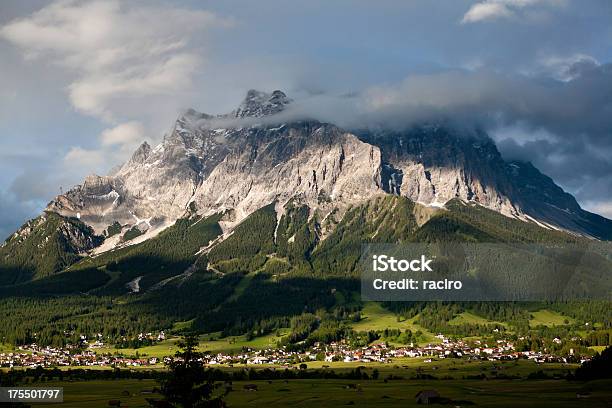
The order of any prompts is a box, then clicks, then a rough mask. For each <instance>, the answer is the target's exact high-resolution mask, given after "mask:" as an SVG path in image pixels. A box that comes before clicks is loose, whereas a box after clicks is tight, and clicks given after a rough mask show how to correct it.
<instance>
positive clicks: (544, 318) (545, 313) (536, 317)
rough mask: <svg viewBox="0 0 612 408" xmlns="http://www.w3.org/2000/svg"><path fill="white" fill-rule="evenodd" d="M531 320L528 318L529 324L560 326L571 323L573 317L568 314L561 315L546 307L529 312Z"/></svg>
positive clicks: (532, 325) (534, 325) (533, 325)
mask: <svg viewBox="0 0 612 408" xmlns="http://www.w3.org/2000/svg"><path fill="white" fill-rule="evenodd" d="M531 316H532V318H531V320H529V326H531V327H536V326H549V327H550V326H561V325H564V324H569V323H573V321H574V319H572V318H571V317H568V316H563V315H562V314H560V313H557V312H554V311H552V310H548V309H542V310H538V311H537V312H531ZM566 321H567V322H568V323H566Z"/></svg>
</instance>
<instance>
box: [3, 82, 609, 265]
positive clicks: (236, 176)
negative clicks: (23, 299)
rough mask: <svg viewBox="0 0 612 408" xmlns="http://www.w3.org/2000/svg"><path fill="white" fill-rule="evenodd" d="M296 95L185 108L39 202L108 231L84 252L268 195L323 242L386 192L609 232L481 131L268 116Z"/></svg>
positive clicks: (255, 204)
mask: <svg viewBox="0 0 612 408" xmlns="http://www.w3.org/2000/svg"><path fill="white" fill-rule="evenodd" d="M291 103H292V100H291V99H290V98H288V97H287V96H286V95H285V94H284V93H283V92H281V91H274V92H272V93H270V94H268V93H264V92H259V91H255V90H250V91H249V92H248V93H247V96H246V98H245V100H244V101H243V102H242V103H241V104H240V106H239V107H238V108H237V109H235V110H234V111H232V112H230V113H229V114H225V115H217V116H212V115H207V114H203V113H198V112H196V111H195V110H193V109H190V110H188V111H186V112H185V113H184V114H183V115H181V116H180V117H179V118H178V119H177V121H176V123H175V124H174V127H173V128H172V130H171V132H170V133H169V134H168V135H166V136H165V137H164V140H163V141H162V143H160V144H159V145H157V146H155V147H152V146H150V145H149V144H148V143H147V142H144V143H143V144H141V145H140V146H139V147H138V148H137V149H136V151H135V152H134V153H133V155H132V157H131V158H130V159H129V160H128V161H127V162H126V163H125V164H124V165H123V166H121V167H120V168H119V169H117V170H116V171H115V172H113V173H112V174H110V175H107V176H97V175H91V176H88V177H86V179H85V180H84V182H83V184H81V185H79V186H76V187H75V188H74V189H72V190H70V191H68V192H66V193H65V194H61V195H59V196H57V197H56V198H55V199H54V200H52V201H51V202H50V203H49V205H48V206H47V208H46V210H45V211H46V213H49V214H57V215H59V216H60V217H62V218H63V219H66V220H77V221H78V222H80V223H82V224H83V225H85V226H87V228H91V236H104V237H105V240H104V243H100V240H96V241H95V242H96V245H93V246H91V247H87V248H85V249H84V250H83V251H80V255H82V254H85V255H86V254H94V255H98V254H101V253H104V252H106V251H110V250H113V249H115V248H122V247H126V246H129V245H136V244H139V243H142V242H146V241H147V240H149V239H152V238H154V237H156V236H157V235H159V234H160V233H161V232H162V231H165V230H166V229H168V228H170V227H171V226H173V225H174V224H175V223H176V222H177V220H180V219H182V218H184V217H192V216H196V215H197V216H199V217H204V218H207V217H211V216H215V215H218V214H220V216H221V218H220V219H219V221H218V223H219V226H220V227H221V229H222V231H223V235H222V236H221V237H220V238H219V239H218V241H219V242H222V241H223V240H224V239H225V237H228V236H229V235H230V234H231V233H232V232H233V230H234V229H235V228H236V227H237V226H238V225H240V224H241V223H242V222H243V221H244V220H246V219H247V218H248V217H249V216H250V215H251V214H254V213H256V212H257V211H258V210H260V209H261V208H264V207H266V206H269V205H271V204H274V208H275V213H276V218H277V228H278V225H279V224H280V223H281V221H282V219H283V217H284V216H285V215H287V211H288V210H287V208H289V207H288V205H289V204H290V203H291V206H292V207H291V208H293V207H297V208H303V209H304V210H303V211H305V214H306V219H307V220H311V219H317V220H319V221H321V222H320V225H317V226H316V227H315V226H313V227H304V228H306V229H308V228H310V230H309V231H306V230H304V231H303V232H304V233H306V234H310V235H313V236H317V238H316V239H317V240H319V241H322V240H324V239H325V238H326V237H327V236H330V234H333V232H334V229H335V228H336V227H337V225H338V224H339V223H340V222H341V221H342V219H343V217H344V215H345V214H346V213H347V211H349V210H351V209H352V208H355V207H356V206H360V205H363V204H364V203H367V202H370V201H372V200H375V199H377V197H384V196H401V197H405V198H407V199H409V200H410V201H412V202H414V203H416V204H418V205H420V206H422V207H423V208H433V209H436V208H445V207H446V206H447V204H448V203H449V202H451V201H453V200H455V201H456V200H460V201H462V202H465V203H471V204H475V205H480V206H482V207H483V208H487V209H490V210H493V211H495V212H497V213H499V214H502V215H504V216H506V217H509V218H513V219H516V220H520V221H523V222H527V223H532V224H534V225H536V226H538V227H541V228H545V229H549V230H559V231H565V232H569V233H570V234H574V235H576V236H585V237H590V238H595V239H601V240H608V239H612V221H610V220H607V219H605V218H603V217H601V216H598V215H596V214H591V213H589V212H587V211H584V210H582V209H581V208H580V206H579V205H578V203H577V202H576V200H575V199H574V198H573V197H572V196H571V195H570V194H568V193H566V192H564V191H563V190H562V189H561V188H560V187H559V186H557V185H556V184H555V183H554V181H553V180H552V179H550V178H549V177H547V176H545V175H543V174H541V173H540V172H539V171H538V170H537V169H536V168H535V167H533V166H532V165H531V164H529V163H521V162H516V161H505V160H504V159H503V158H502V156H501V154H500V153H499V151H498V150H497V147H496V146H495V143H494V142H493V141H492V140H491V139H490V138H489V137H488V136H487V135H486V133H484V132H482V131H475V132H471V133H469V134H465V133H464V132H461V131H458V130H456V129H452V128H448V127H444V126H435V125H419V126H413V127H412V128H409V129H406V130H404V131H401V132H399V131H386V130H381V131H377V132H371V131H347V130H344V129H341V128H339V127H337V126H335V125H333V124H329V123H322V122H318V121H315V120H294V121H291V122H287V123H284V122H282V123H273V122H274V121H273V120H271V119H273V118H274V117H275V115H277V114H278V113H280V112H282V111H283V110H285V109H286V108H287V107H288V106H290V105H291ZM228 118H230V119H231V118H239V119H244V118H251V119H255V120H256V121H261V123H259V124H258V123H255V122H253V123H252V124H250V125H248V126H246V127H217V126H216V125H217V122H215V120H217V119H224V120H225V119H228ZM264 118H265V119H266V120H265V121H264V120H263V119H264ZM268 118H270V120H268ZM267 122H269V123H270V124H265V123H267ZM219 123H224V122H219ZM272 123H273V124H272ZM300 211H301V210H300ZM419 211H420V213H421V214H422V215H423V214H428V212H427V211H424V210H419ZM429 216H430V215H425V216H424V217H425V218H423V219H422V220H421V221H419V222H421V223H423V222H427V219H428V218H427V217H429ZM330 220H334V222H330ZM423 220H424V221H423ZM304 225H307V224H304ZM315 230H316V231H315ZM20 231H21V230H20ZM20 231H18V233H19V232H20ZM110 231H113V232H112V234H111V232H110ZM294 233H297V231H294ZM92 242H93V241H92ZM311 244H312V243H310V244H307V243H305V245H307V246H308V245H311ZM5 245H6V244H5ZM0 252H2V251H1V250H0ZM4 252H6V250H5V251H4ZM77 252H79V251H77ZM70 259H72V260H73V261H74V260H76V258H73V257H71V258H70ZM181 272H182V271H181ZM35 276H38V275H36V274H35Z"/></svg>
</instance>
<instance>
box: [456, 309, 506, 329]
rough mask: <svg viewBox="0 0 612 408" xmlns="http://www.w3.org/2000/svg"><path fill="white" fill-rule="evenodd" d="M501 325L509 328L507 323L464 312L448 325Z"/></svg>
mask: <svg viewBox="0 0 612 408" xmlns="http://www.w3.org/2000/svg"><path fill="white" fill-rule="evenodd" d="M465 323H468V324H499V325H502V326H506V327H507V326H508V325H507V324H506V323H502V322H496V321H493V320H489V319H485V318H484V317H480V316H477V315H475V314H473V313H470V312H463V313H460V314H458V315H457V316H455V317H454V318H453V319H452V320H450V321H449V322H448V324H452V325H459V324H465Z"/></svg>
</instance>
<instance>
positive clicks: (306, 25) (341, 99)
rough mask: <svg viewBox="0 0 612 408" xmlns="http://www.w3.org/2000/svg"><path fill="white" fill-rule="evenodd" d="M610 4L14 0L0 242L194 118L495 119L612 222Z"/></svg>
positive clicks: (357, 122)
mask: <svg viewBox="0 0 612 408" xmlns="http://www.w3.org/2000/svg"><path fill="white" fill-rule="evenodd" d="M611 23H612V2H610V1H609V0H601V1H600V0H473V1H468V0H397V1H391V0H381V1H376V2H373V1H359V0H350V1H349V0H336V1H328V0H311V1H308V2H298V1H286V0H278V1H277V0H260V1H257V2H253V1H248V0H244V1H238V0H228V1H223V2H218V1H195V0H194V1H189V0H184V1H170V0H166V1H161V0H159V1H158V0H150V1H144V0H143V1H141V0H130V1H121V0H103V1H95V0H94V1H74V0H56V1H42V0H29V1H27V2H23V1H21V0H3V1H2V2H0V239H1V238H4V237H6V236H8V234H10V233H11V232H12V231H14V230H15V229H16V228H17V227H18V226H19V225H21V224H22V223H23V222H24V221H25V220H26V219H28V218H31V217H33V216H36V215H37V214H38V213H39V212H40V211H41V210H42V209H43V208H44V207H45V205H46V203H47V202H48V201H50V200H51V199H52V198H53V197H54V196H55V195H57V194H58V193H59V192H60V189H63V190H64V191H65V190H67V189H69V188H71V187H72V186H74V185H75V184H78V183H79V182H80V181H81V180H82V179H83V178H84V176H86V175H87V174H91V173H97V174H106V173H107V172H108V171H109V170H110V169H112V168H113V167H114V166H116V165H118V164H120V163H122V162H123V161H124V160H126V158H128V157H129V156H130V154H131V152H132V151H133V150H134V149H135V148H136V146H138V145H139V144H140V143H141V142H142V141H143V140H147V141H149V142H150V143H158V142H159V141H161V140H162V138H163V135H164V133H165V132H167V131H168V130H169V129H170V128H171V126H172V124H173V121H174V120H175V119H176V117H177V116H178V115H179V114H180V112H181V111H184V110H185V109H187V108H190V107H192V108H194V109H196V110H198V111H201V112H207V113H211V114H217V113H224V112H228V111H231V110H232V109H233V108H235V107H236V105H238V104H239V103H240V101H241V100H242V99H243V97H244V95H245V93H246V91H247V90H248V89H251V88H255V89H259V90H264V91H272V90H275V89H281V90H283V91H285V92H286V93H287V94H288V95H289V96H290V97H292V98H294V99H295V100H296V106H298V107H301V109H303V110H304V112H306V113H308V114H309V115H311V116H315V117H317V118H320V119H321V120H328V121H332V122H335V123H337V124H339V125H341V126H346V127H352V126H353V127H354V126H363V125H366V126H367V125H372V124H376V125H380V124H382V125H389V126H405V125H409V124H410V123H411V122H415V121H422V120H437V119H452V120H457V121H461V122H462V123H463V122H465V123H467V124H469V125H474V126H479V127H482V128H484V129H486V130H487V131H488V132H489V134H490V135H491V136H492V137H493V138H494V139H495V140H496V142H497V144H498V147H499V149H500V151H501V152H502V155H504V157H506V158H508V159H521V160H529V161H531V162H532V163H533V164H534V165H535V166H536V167H538V168H539V169H540V170H541V171H543V172H544V173H545V174H547V175H549V176H550V177H552V178H553V180H555V181H556V182H557V183H558V184H559V185H561V186H562V187H563V188H564V189H566V190H567V191H568V192H570V193H572V194H574V195H575V196H576V198H577V199H578V201H579V202H580V204H581V205H582V206H583V207H584V208H586V209H588V210H590V211H593V212H597V213H600V214H602V215H604V216H607V217H612V24H611Z"/></svg>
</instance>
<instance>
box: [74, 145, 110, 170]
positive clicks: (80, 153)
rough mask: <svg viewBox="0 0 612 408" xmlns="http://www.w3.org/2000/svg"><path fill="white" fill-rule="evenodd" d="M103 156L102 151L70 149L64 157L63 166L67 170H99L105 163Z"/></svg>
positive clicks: (79, 148)
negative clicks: (67, 168)
mask: <svg viewBox="0 0 612 408" xmlns="http://www.w3.org/2000/svg"><path fill="white" fill-rule="evenodd" d="M105 161H106V160H105V154H104V151H102V150H88V149H83V148H81V147H72V148H70V150H69V151H68V153H66V156H64V164H65V165H66V166H67V167H69V168H73V169H74V168H89V169H95V168H99V167H100V166H102V165H103V164H104V163H105Z"/></svg>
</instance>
